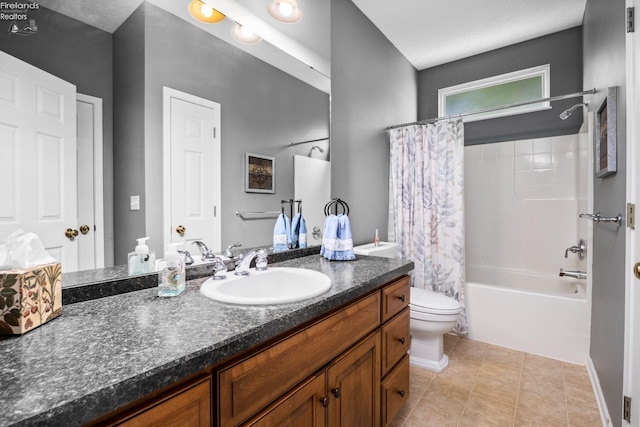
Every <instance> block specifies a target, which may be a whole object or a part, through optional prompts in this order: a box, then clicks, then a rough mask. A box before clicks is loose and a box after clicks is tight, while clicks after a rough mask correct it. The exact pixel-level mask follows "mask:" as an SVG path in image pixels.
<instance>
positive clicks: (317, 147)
mask: <svg viewBox="0 0 640 427" xmlns="http://www.w3.org/2000/svg"><path fill="white" fill-rule="evenodd" d="M315 149H318V151H319V152H320V153H324V150H323V149H322V147H320V146H318V145H314V146H313V147H311V153H313V150H315Z"/></svg>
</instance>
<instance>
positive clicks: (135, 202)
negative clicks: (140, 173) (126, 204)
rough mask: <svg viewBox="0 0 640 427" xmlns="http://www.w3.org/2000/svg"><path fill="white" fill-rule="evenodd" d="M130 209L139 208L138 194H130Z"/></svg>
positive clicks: (137, 209)
mask: <svg viewBox="0 0 640 427" xmlns="http://www.w3.org/2000/svg"><path fill="white" fill-rule="evenodd" d="M131 210H132V211H139V210H140V196H131Z"/></svg>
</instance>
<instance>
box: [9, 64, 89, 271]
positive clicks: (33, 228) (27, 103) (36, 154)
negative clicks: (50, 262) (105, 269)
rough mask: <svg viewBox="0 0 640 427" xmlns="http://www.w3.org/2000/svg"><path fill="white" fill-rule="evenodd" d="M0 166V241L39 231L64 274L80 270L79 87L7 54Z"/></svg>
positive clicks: (38, 233)
mask: <svg viewBox="0 0 640 427" xmlns="http://www.w3.org/2000/svg"><path fill="white" fill-rule="evenodd" d="M0 162H1V166H0V240H4V238H5V237H6V236H8V235H9V234H10V233H11V232H13V231H14V230H16V229H18V228H21V229H23V230H25V231H29V232H34V233H36V234H37V235H38V236H39V237H40V239H41V240H42V242H43V244H44V246H45V248H46V249H47V251H48V252H49V254H50V255H51V256H52V257H54V258H56V259H58V260H60V261H61V262H62V271H63V272H65V271H75V270H77V265H78V244H77V243H78V239H77V236H74V233H75V231H76V230H77V228H78V227H77V222H76V220H77V218H76V88H75V86H74V85H72V84H70V83H68V82H65V81H64V80H61V79H59V78H57V77H54V76H52V75H51V74H49V73H46V72H44V71H42V70H40V69H39V68H36V67H34V66H32V65H29V64H27V63H26V62H23V61H20V60H18V59H16V58H14V57H12V56H10V55H8V54H6V53H4V52H0ZM67 229H70V230H71V231H70V233H67V234H68V235H70V236H71V238H69V237H66V235H65V231H66V230H67Z"/></svg>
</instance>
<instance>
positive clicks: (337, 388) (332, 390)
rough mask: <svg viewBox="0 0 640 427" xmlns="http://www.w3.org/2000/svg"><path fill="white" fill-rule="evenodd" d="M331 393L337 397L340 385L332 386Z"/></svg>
mask: <svg viewBox="0 0 640 427" xmlns="http://www.w3.org/2000/svg"><path fill="white" fill-rule="evenodd" d="M331 393H333V396H334V397H335V398H336V399H338V398H339V397H340V387H336V388H332V389H331Z"/></svg>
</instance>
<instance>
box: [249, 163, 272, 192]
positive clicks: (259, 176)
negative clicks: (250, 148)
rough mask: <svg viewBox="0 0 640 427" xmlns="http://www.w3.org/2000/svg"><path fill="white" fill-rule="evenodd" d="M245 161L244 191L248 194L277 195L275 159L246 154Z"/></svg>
mask: <svg viewBox="0 0 640 427" xmlns="http://www.w3.org/2000/svg"><path fill="white" fill-rule="evenodd" d="M244 159H245V161H244V170H245V174H244V191H245V192H246V193H275V192H276V159H275V157H270V156H263V155H260V154H253V153H245V156H244Z"/></svg>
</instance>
